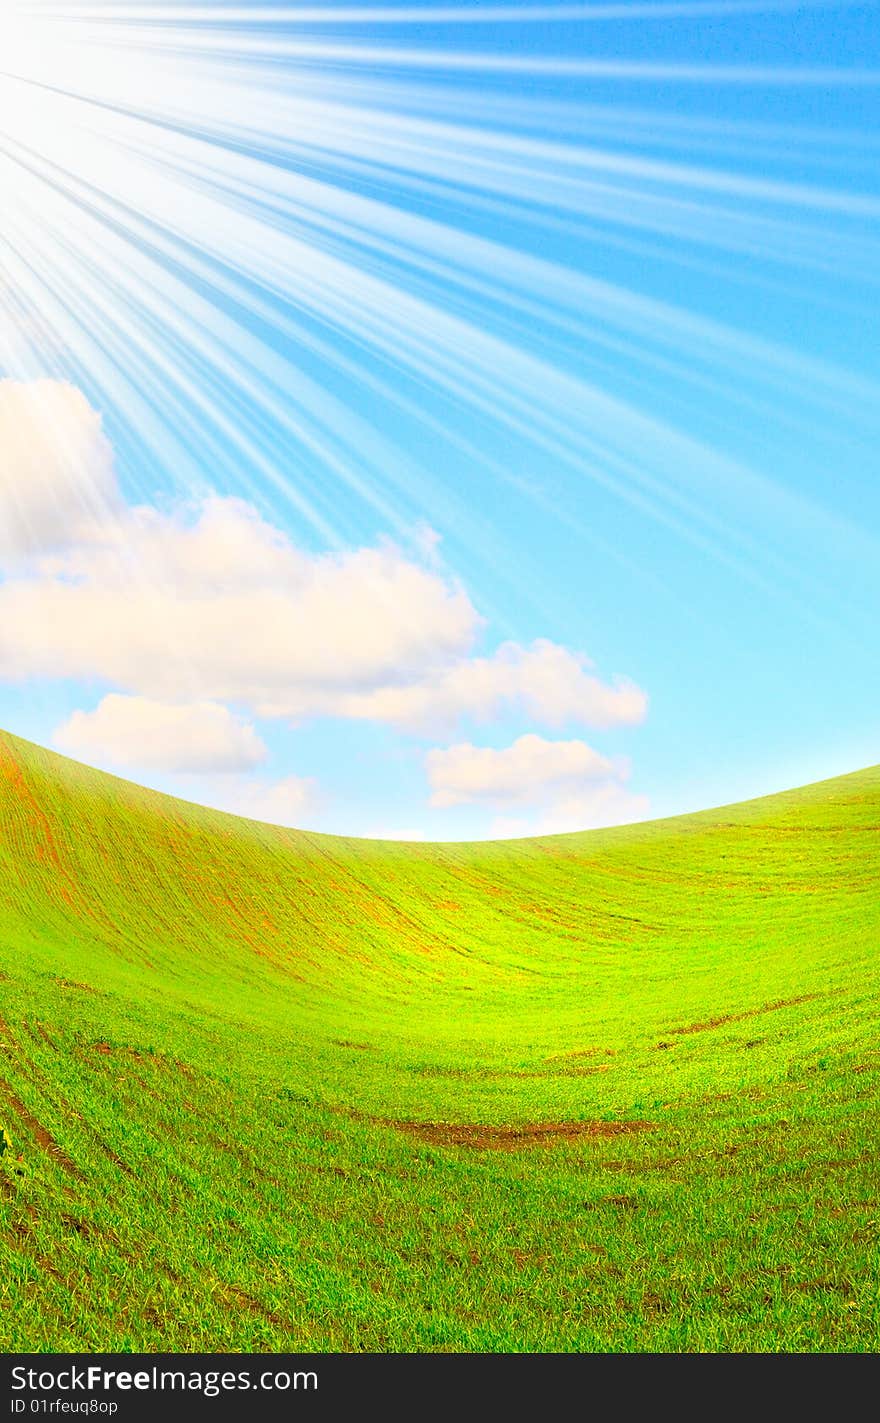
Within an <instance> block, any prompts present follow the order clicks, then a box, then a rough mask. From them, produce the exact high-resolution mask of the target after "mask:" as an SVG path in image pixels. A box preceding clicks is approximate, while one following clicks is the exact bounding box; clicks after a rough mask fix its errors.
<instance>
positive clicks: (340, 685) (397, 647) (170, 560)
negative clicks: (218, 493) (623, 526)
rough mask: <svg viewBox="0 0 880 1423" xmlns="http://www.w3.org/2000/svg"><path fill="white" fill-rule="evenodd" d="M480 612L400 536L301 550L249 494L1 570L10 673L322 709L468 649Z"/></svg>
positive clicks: (136, 513)
mask: <svg viewBox="0 0 880 1423" xmlns="http://www.w3.org/2000/svg"><path fill="white" fill-rule="evenodd" d="M479 622H480V620H479V617H478V615H477V613H476V611H475V609H474V607H473V605H472V604H471V602H470V600H469V598H468V597H467V595H466V593H464V592H463V590H461V589H460V588H459V587H457V586H456V585H455V584H453V583H451V582H449V581H448V580H446V579H443V578H441V577H440V576H439V575H437V574H436V573H433V572H429V571H427V570H426V569H424V568H421V567H420V566H419V565H417V564H415V563H413V562H411V561H410V560H408V559H407V558H406V557H405V556H404V554H403V553H402V552H401V551H400V550H398V549H396V548H394V547H393V546H391V545H389V546H386V547H378V548H364V549H359V550H356V551H354V552H352V553H344V554H314V555H312V554H306V553H302V552H300V551H299V550H298V549H296V548H295V547H294V546H293V545H292V544H291V543H290V541H289V540H288V539H287V538H286V537H285V535H284V534H282V533H281V532H280V531H279V530H277V529H275V528H273V527H272V526H271V525H269V524H267V523H266V522H265V521H264V520H262V519H261V518H260V516H259V515H258V513H257V512H256V510H254V509H253V508H251V507H250V506H248V505H247V504H244V503H242V502H241V501H240V500H236V499H220V498H209V499H207V500H205V501H204V502H203V504H202V505H201V506H200V507H199V509H198V510H197V511H196V513H195V517H194V518H193V517H192V516H191V515H190V516H189V517H188V516H187V513H186V512H185V511H180V510H178V511H175V512H173V513H168V514H166V513H160V512H159V511H157V510H154V509H148V508H139V509H133V510H128V511H126V512H125V513H124V514H123V515H122V516H120V517H119V518H117V519H115V520H110V521H106V522H105V523H103V524H102V525H100V526H95V527H93V528H92V529H90V530H89V531H88V533H87V534H86V535H84V536H82V537H80V538H79V539H78V540H77V541H76V542H75V543H74V544H73V545H72V546H71V547H69V548H67V549H65V550H63V551H61V552H60V553H58V554H56V555H53V556H51V557H47V558H41V559H39V560H35V561H34V562H33V563H32V565H31V566H30V567H29V568H28V569H27V570H26V571H24V572H19V573H18V574H17V575H16V576H13V577H8V578H7V579H6V581H5V582H3V583H0V676H2V677H5V678H7V679H17V678H25V677H56V678H57V677H68V678H100V679H101V680H104V681H106V682H109V683H111V684H112V685H114V686H117V687H120V688H123V689H124V690H126V691H129V692H134V693H136V694H138V695H140V696H145V697H154V698H158V699H167V700H172V699H174V698H176V697H180V696H181V695H184V696H187V697H188V698H191V699H197V698H198V699H207V700H211V701H233V702H239V703H244V704H247V705H249V706H251V707H252V708H254V710H255V711H256V712H257V714H260V715H268V716H300V715H310V714H316V713H320V712H322V711H324V710H327V709H332V708H333V707H334V706H335V698H337V697H339V696H341V695H345V694H349V693H351V692H352V691H355V690H370V689H374V688H376V687H377V686H383V685H386V684H389V683H394V682H395V681H396V680H397V679H398V678H400V676H401V675H408V676H410V677H414V676H418V675H419V674H420V673H421V674H424V673H426V672H428V671H429V670H431V669H432V668H433V667H435V666H436V665H437V664H438V663H440V664H442V663H444V662H446V661H448V660H450V659H452V658H455V657H456V656H460V655H461V654H462V653H463V652H464V651H466V649H467V648H468V646H469V645H470V643H471V641H472V639H473V637H474V634H475V632H476V629H477V627H478V626H479ZM341 714H344V712H342V713H341Z"/></svg>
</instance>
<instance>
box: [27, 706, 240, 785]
mask: <svg viewBox="0 0 880 1423" xmlns="http://www.w3.org/2000/svg"><path fill="white" fill-rule="evenodd" d="M53 740H54V744H55V745H56V746H57V747H58V748H59V750H61V751H66V752H69V753H70V754H71V755H73V756H81V757H84V758H85V759H86V760H97V761H99V762H101V763H102V764H106V765H111V766H135V767H141V768H144V769H149V770H161V771H190V772H208V771H224V772H229V771H243V770H248V769H250V768H251V767H253V766H257V765H259V764H260V762H261V761H264V760H265V758H266V748H265V746H264V745H263V742H262V741H261V740H260V738H259V736H258V735H257V733H256V732H255V730H254V728H253V726H251V725H250V724H249V723H248V722H245V721H242V720H241V719H240V718H238V717H236V716H234V715H233V714H232V712H231V711H229V709H228V708H227V707H224V706H221V705H219V704H218V703H217V702H194V703H189V704H186V705H175V704H169V703H167V702H156V701H151V700H150V699H148V698H146V697H123V696H119V695H118V694H116V693H112V694H111V695H110V696H107V697H104V699H103V701H102V702H100V704H99V705H98V707H97V708H96V709H95V710H94V711H92V712H83V711H76V712H74V713H73V715H72V716H71V717H69V718H68V720H67V721H66V722H64V723H63V725H61V726H59V727H58V729H57V730H56V732H55V735H54V737H53Z"/></svg>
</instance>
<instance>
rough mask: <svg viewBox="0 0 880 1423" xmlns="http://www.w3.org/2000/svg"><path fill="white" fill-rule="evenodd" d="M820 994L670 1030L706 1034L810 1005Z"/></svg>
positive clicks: (662, 1045)
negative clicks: (802, 1005)
mask: <svg viewBox="0 0 880 1423" xmlns="http://www.w3.org/2000/svg"><path fill="white" fill-rule="evenodd" d="M822 996H823V995H822V994H821V993H801V994H800V995H799V996H798V997H797V998H780V999H778V1000H777V1001H776V1002H775V1003H764V1004H762V1005H761V1007H760V1008H746V1009H745V1011H744V1012H742V1013H722V1014H721V1015H720V1016H719V1017H717V1018H707V1019H706V1021H705V1022H704V1023H690V1024H689V1025H688V1026H687V1027H686V1028H670V1029H669V1032H670V1034H671V1035H672V1036H674V1037H678V1038H681V1037H685V1036H686V1034H688V1033H708V1032H709V1031H710V1029H712V1028H721V1027H723V1026H724V1024H725V1023H741V1022H743V1021H744V1019H746V1018H758V1017H760V1015H761V1014H762V1013H776V1012H777V1011H778V1010H779V1009H780V1008H794V1007H795V1006H796V1005H797V1004H798V1003H810V1002H812V1000H813V999H814V998H821V997H822ZM657 1046H658V1047H671V1043H658V1044H657Z"/></svg>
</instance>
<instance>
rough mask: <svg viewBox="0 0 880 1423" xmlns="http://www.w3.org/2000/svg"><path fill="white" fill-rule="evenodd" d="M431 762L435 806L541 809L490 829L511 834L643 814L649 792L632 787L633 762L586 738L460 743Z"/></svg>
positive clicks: (429, 759)
mask: <svg viewBox="0 0 880 1423" xmlns="http://www.w3.org/2000/svg"><path fill="white" fill-rule="evenodd" d="M425 767H426V770H427V773H428V780H429V783H430V787H431V792H432V794H431V804H432V805H433V806H436V807H438V808H440V807H450V806H456V805H474V804H480V805H485V806H494V807H498V808H501V807H516V806H523V807H534V808H535V810H534V811H533V812H532V813H531V814H530V815H525V816H523V815H519V816H510V815H505V816H501V817H499V818H497V819H496V820H495V821H494V822H493V824H492V826H491V830H490V833H491V835H492V836H493V837H496V838H499V839H505V838H508V837H513V836H519V835H551V834H556V833H558V832H561V831H565V830H588V829H592V828H594V827H596V826H599V825H617V824H620V823H621V822H622V821H628V820H639V819H642V818H644V816H645V815H646V814H647V811H648V802H647V800H646V799H645V797H644V796H638V795H633V794H632V793H631V792H630V791H628V790H627V789H626V781H627V779H628V776H629V766H628V764H627V763H626V762H625V761H619V760H609V759H608V758H607V757H605V756H601V755H600V754H599V752H598V751H594V750H593V748H592V747H591V746H588V745H587V744H586V742H584V741H545V740H544V738H543V737H540V736H535V735H528V736H521V737H520V738H519V739H518V740H517V741H514V743H513V744H512V745H511V746H506V747H503V748H501V749H499V750H496V749H495V748H494V747H488V746H473V745H471V744H470V742H464V743H462V744H460V745H458V746H450V747H447V748H446V749H436V750H434V751H429V752H428V755H427V756H426V757H425Z"/></svg>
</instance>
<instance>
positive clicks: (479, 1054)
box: [0, 734, 880, 1350]
mask: <svg viewBox="0 0 880 1423" xmlns="http://www.w3.org/2000/svg"><path fill="white" fill-rule="evenodd" d="M878 948H880V768H878V769H874V770H870V771H865V772H862V773H859V774H857V775H852V776H847V777H843V778H841V779H839V780H835V781H829V782H826V783H823V784H821V785H816V786H810V787H807V788H806V789H803V790H800V791H796V792H792V793H790V794H785V795H780V796H773V797H770V798H767V799H764V800H760V801H754V802H751V803H749V804H744V805H738V806H733V807H729V808H726V809H723V810H719V811H712V812H707V813H704V814H701V815H694V816H687V817H683V818H679V819H675V820H668V821H660V822H654V823H652V824H648V825H639V826H635V827H628V828H625V829H619V830H611V831H602V832H592V833H588V834H582V835H565V836H556V837H552V838H548V839H544V840H530V841H512V842H507V843H496V844H471V845H402V844H390V843H381V842H373V841H359V840H346V839H341V838H336V837H332V836H323V835H317V834H308V833H303V832H295V831H288V830H281V829H276V828H272V827H268V826H264V825H259V824H255V823H252V822H249V821H245V820H240V819H236V818H234V817H231V816H225V815H222V814H220V813H217V812H213V811H208V810H203V809H199V808H197V807H194V806H191V805H187V804H184V803H182V802H179V801H174V800H171V799H168V798H167V797H164V796H161V795H159V794H156V793H153V792H150V791H146V790H143V789H140V788H138V787H136V786H133V785H130V784H128V783H126V782H124V781H120V780H117V779H115V778H112V777H109V776H105V775H101V774H99V773H97V772H95V771H91V770H87V769H85V768H84V767H81V766H79V765H77V764H75V763H73V762H70V761H67V760H64V759H63V758H61V757H58V756H55V755H52V754H51V753H49V752H47V751H43V750H40V749H38V748H37V747H34V746H31V745H29V744H27V743H25V742H22V741H19V740H16V739H15V738H13V737H11V736H7V735H2V734H0V994H2V997H0V1049H2V1062H0V1124H2V1126H3V1127H4V1128H5V1132H6V1138H5V1140H7V1141H9V1142H10V1143H11V1145H10V1146H9V1148H8V1149H7V1150H6V1151H5V1153H4V1154H3V1156H2V1159H0V1292H2V1293H0V1344H2V1346H3V1347H4V1348H6V1349H7V1350H12V1349H38V1350H42V1349H61V1350H65V1349H90V1350H94V1349H102V1348H104V1349H143V1350H160V1349H165V1350H187V1349H193V1350H196V1349H202V1350H237V1349H241V1350H251V1349H253V1350H272V1349H281V1348H285V1349H293V1350H312V1349H317V1350H327V1349H333V1350H336V1349H342V1350H423V1349H452V1350H460V1349H467V1350H523V1349H525V1350H535V1349H541V1350H544V1349H547V1350H569V1349H579V1350H609V1349H614V1350H633V1349H649V1350H657V1349H662V1350H669V1349H689V1350H691V1349H723V1350H743V1349H748V1350H756V1349H760V1350H766V1349H769V1350H776V1349H785V1350H841V1349H845V1350H868V1349H876V1348H877V1347H878V1344H880V1292H878V1284H877V1281H878V1279H880V1206H878V1175H880V1169H878V1137H880V1130H878V1113H877V1097H878V1085H880V954H878Z"/></svg>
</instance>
